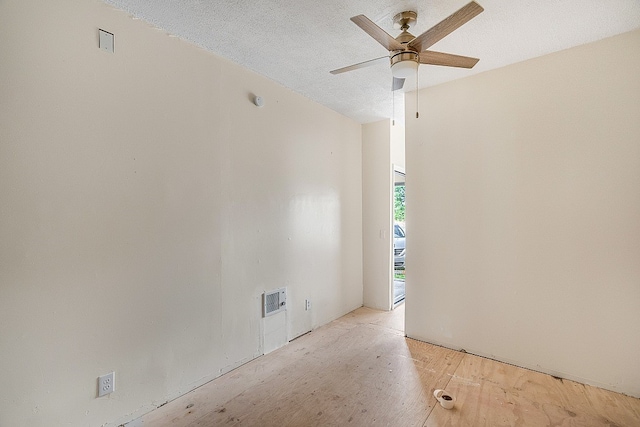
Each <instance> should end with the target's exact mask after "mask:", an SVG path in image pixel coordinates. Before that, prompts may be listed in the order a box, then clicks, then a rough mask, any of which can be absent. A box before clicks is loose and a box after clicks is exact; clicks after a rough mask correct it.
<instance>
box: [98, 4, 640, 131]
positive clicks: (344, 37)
mask: <svg viewBox="0 0 640 427" xmlns="http://www.w3.org/2000/svg"><path fill="white" fill-rule="evenodd" d="M103 1H104V2H105V3H108V4H111V5H113V6H115V7H117V8H119V9H122V10H124V11H126V12H128V13H129V14H131V15H132V16H134V17H136V18H140V19H143V20H145V21H147V22H149V23H150V24H152V25H154V26H155V27H158V28H160V29H163V30H165V31H167V32H168V33H170V34H172V35H175V36H178V37H180V38H182V39H185V40H188V41H190V42H192V43H194V44H196V45H198V46H201V47H203V48H205V49H207V50H209V51H211V52H213V53H215V54H217V55H220V56H222V57H225V58H228V59H230V60H231V61H233V62H236V63H238V64H240V65H242V66H244V67H246V68H248V69H250V70H253V71H255V72H256V73H259V74H262V75H264V76H266V77H269V78H270V79H272V80H275V81H276V82H279V83H280V84H282V85H283V86H286V87H288V88H290V89H292V90H294V91H295V92H298V93H300V94H302V95H304V96H306V97H308V98H310V99H312V100H314V101H316V102H319V103H320V104H323V105H325V106H327V107H329V108H331V109H333V110H335V111H337V112H339V113H342V114H344V115H346V116H348V117H351V118H353V119H354V120H357V121H358V122H361V123H367V122H372V121H377V120H380V119H383V118H391V117H392V93H391V90H390V87H391V71H390V70H389V67H388V66H387V65H386V64H384V63H382V64H377V65H375V66H373V67H369V68H363V69H359V70H355V71H351V72H348V73H345V74H339V75H332V74H329V71H330V70H333V69H336V68H340V67H343V66H347V65H351V64H353V63H357V62H362V61H365V60H368V59H373V58H377V57H380V56H384V55H386V54H387V53H388V52H387V51H386V50H385V48H383V47H382V46H381V45H379V44H378V43H377V42H376V41H375V40H374V39H372V38H371V37H369V36H368V35H367V34H366V33H365V32H364V31H362V30H361V29H360V28H358V27H357V26H356V25H355V24H353V23H352V22H351V21H350V20H349V18H350V17H352V16H355V15H359V14H364V15H366V16H367V17H369V18H370V19H371V20H372V21H374V22H375V23H376V24H378V25H379V26H380V27H382V28H383V29H384V30H386V31H387V32H388V33H390V34H391V35H393V36H394V37H395V36H396V35H397V34H398V33H399V32H398V30H394V29H393V25H392V21H391V19H392V17H393V16H394V15H395V14H396V13H398V12H401V11H404V10H414V11H417V12H418V21H417V23H416V24H415V25H414V26H413V27H412V28H411V29H410V30H409V31H410V32H411V33H412V34H414V35H418V34H420V33H422V32H423V31H425V30H427V29H428V28H430V27H432V26H433V25H435V24H437V23H438V22H439V21H441V20H442V19H444V18H446V17H447V16H449V15H450V14H451V13H453V12H455V11H456V10H458V9H459V8H461V7H462V6H464V5H465V4H466V3H468V2H469V0H422V1H416V0H412V1H407V0H295V1H293V0H289V1H287V0H258V1H255V0H251V1H249V0H154V1H151V0H103ZM477 2H478V3H479V4H480V5H482V6H483V7H484V9H485V11H484V12H483V13H481V14H480V15H479V16H477V17H476V18H474V19H473V20H471V21H470V22H468V23H467V24H465V25H463V26H462V27H461V28H459V29H458V30H456V31H455V32H453V33H452V34H450V35H449V36H447V37H446V38H444V39H443V40H442V41H440V42H438V43H436V44H435V45H434V46H433V50H437V51H441V52H448V53H454V54H458V55H466V56H473V57H476V58H480V62H479V63H478V64H477V65H476V66H475V67H474V68H473V69H472V70H465V69H457V68H448V67H437V66H430V65H421V66H420V70H419V79H418V80H419V83H420V87H421V88H422V87H426V86H432V85H435V84H439V83H443V82H446V81H450V80H454V79H458V78H461V77H466V76H469V75H472V74H476V73H480V72H483V71H487V70H491V69H494V68H498V67H502V66H505V65H508V64H512V63H515V62H520V61H523V60H526V59H529V58H534V57H537V56H541V55H545V54H548V53H551V52H555V51H558V50H562V49H567V48H570V47H573V46H577V45H581V44H585V43H589V42H592V41H595V40H599V39H602V38H605V37H610V36H613V35H616V34H620V33H623V32H627V31H631V30H634V29H637V28H640V0H477ZM597 60H598V59H597V58H594V61H597ZM415 85H416V83H415V80H414V81H410V80H409V79H407V82H406V84H405V90H413V89H415ZM402 101H403V94H402V93H398V92H396V95H395V105H396V112H395V116H396V118H401V117H402V116H403V114H402V111H401V110H402V104H403V102H402Z"/></svg>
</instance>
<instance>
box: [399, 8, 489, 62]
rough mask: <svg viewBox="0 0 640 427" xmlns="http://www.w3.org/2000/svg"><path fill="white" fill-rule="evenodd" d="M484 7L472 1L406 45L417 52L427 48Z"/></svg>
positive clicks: (473, 16)
mask: <svg viewBox="0 0 640 427" xmlns="http://www.w3.org/2000/svg"><path fill="white" fill-rule="evenodd" d="M483 10H484V9H483V8H482V6H480V5H479V4H478V3H476V2H474V1H472V2H471V3H469V4H467V5H466V6H464V7H463V8H462V9H460V10H458V11H457V12H454V13H453V14H451V15H450V16H449V17H448V18H445V19H444V20H442V21H440V23H438V24H436V25H434V26H433V27H431V28H430V29H428V30H427V31H425V32H424V33H422V34H420V35H419V36H418V37H416V38H415V39H413V40H411V41H410V42H409V43H408V44H407V45H408V46H409V47H411V48H413V49H416V50H417V51H418V52H422V51H423V50H426V49H429V48H430V47H431V46H433V45H434V44H435V43H436V42H438V41H440V40H442V39H443V38H444V37H445V36H447V35H449V34H451V33H452V32H453V31H455V30H456V29H458V28H460V27H461V26H463V25H464V24H466V23H467V22H469V21H470V20H471V19H473V18H475V17H476V16H478V15H479V14H480V13H481V12H482V11H483Z"/></svg>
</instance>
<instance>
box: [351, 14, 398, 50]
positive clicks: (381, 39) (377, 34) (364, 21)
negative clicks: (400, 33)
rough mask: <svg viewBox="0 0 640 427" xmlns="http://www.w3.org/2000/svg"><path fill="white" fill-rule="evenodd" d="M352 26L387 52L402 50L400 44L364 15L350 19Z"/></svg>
mask: <svg viewBox="0 0 640 427" xmlns="http://www.w3.org/2000/svg"><path fill="white" fill-rule="evenodd" d="M351 20H352V21H353V23H354V24H356V25H357V26H358V27H360V28H362V29H363V30H364V32H365V33H367V34H369V35H370V36H371V37H373V38H374V39H376V41H377V42H378V43H380V44H381V45H382V46H384V47H385V48H386V49H387V50H389V51H392V50H404V46H403V45H402V43H400V42H399V41H397V40H396V39H394V38H393V37H391V35H389V33H387V32H386V31H385V30H383V29H382V28H380V27H378V26H377V25H376V24H375V23H374V22H373V21H372V20H371V19H369V18H367V17H366V16H364V15H358V16H354V17H353V18H351Z"/></svg>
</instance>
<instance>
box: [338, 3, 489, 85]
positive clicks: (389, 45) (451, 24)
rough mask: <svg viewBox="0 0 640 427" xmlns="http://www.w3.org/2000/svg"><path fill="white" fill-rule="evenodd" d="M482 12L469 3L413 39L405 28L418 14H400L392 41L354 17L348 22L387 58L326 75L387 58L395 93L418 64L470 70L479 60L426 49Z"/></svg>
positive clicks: (362, 64)
mask: <svg viewBox="0 0 640 427" xmlns="http://www.w3.org/2000/svg"><path fill="white" fill-rule="evenodd" d="M483 10H484V9H483V8H482V6H480V5H479V4H478V3H476V2H475V1H472V2H471V3H469V4H467V5H466V6H464V7H462V8H461V9H460V10H458V11H457V12H454V13H453V14H451V15H450V16H449V17H448V18H445V19H444V20H442V21H441V22H440V23H438V24H436V25H435V26H433V27H431V28H430V29H428V30H427V31H425V32H424V33H422V34H420V35H419V36H418V37H415V36H413V35H412V34H411V33H409V31H408V30H409V26H410V25H411V24H413V23H415V22H416V19H417V18H418V14H417V13H416V12H414V11H406V12H401V13H398V14H397V15H396V16H394V17H393V23H394V28H398V29H400V30H402V32H401V33H400V35H399V36H398V37H396V38H393V37H392V36H391V35H390V34H389V33H387V32H386V31H384V30H383V29H382V28H380V27H379V26H377V25H376V24H375V23H374V22H373V21H371V20H370V19H369V18H367V17H366V16H364V15H358V16H354V17H353V18H351V20H352V21H353V22H354V23H355V24H356V25H357V26H358V27H360V28H362V29H363V30H364V31H365V32H366V33H367V34H369V35H370V36H371V37H373V38H374V39H375V40H376V41H377V42H378V43H380V44H381V45H382V46H384V47H385V48H386V49H387V50H388V51H389V55H386V56H382V57H380V58H375V59H370V60H368V61H364V62H360V63H358V64H354V65H349V66H348V67H343V68H338V69H337V70H333V71H330V73H331V74H340V73H345V72H347V71H352V70H357V69H359V68H364V67H369V66H371V65H375V64H377V63H378V62H381V61H383V60H385V59H387V58H388V59H390V61H391V74H392V75H393V84H392V90H398V89H401V88H402V87H403V86H404V80H405V79H406V78H407V77H409V76H411V75H412V74H415V73H416V72H417V70H418V65H419V64H430V65H443V66H445V67H460V68H472V67H473V66H474V65H476V63H477V62H478V61H479V59H478V58H470V57H468V56H460V55H452V54H450V53H442V52H435V51H432V50H427V49H428V48H429V47H431V46H433V45H434V44H435V43H436V42H438V41H440V40H441V39H443V38H444V37H445V36H447V35H449V34H451V33H452V32H453V31H455V30H456V29H458V28H460V27H461V26H462V25H464V24H466V23H467V22H469V21H470V20H471V19H473V18H475V17H476V16H478V15H479V14H480V13H481V12H482V11H483Z"/></svg>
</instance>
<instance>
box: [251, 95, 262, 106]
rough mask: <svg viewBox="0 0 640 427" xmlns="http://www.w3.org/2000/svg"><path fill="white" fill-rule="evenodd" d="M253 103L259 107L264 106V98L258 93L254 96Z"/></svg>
mask: <svg viewBox="0 0 640 427" xmlns="http://www.w3.org/2000/svg"><path fill="white" fill-rule="evenodd" d="M253 103H254V104H256V106H258V107H262V106H263V105H264V98H262V97H261V96H257V95H256V96H255V98H253Z"/></svg>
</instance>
